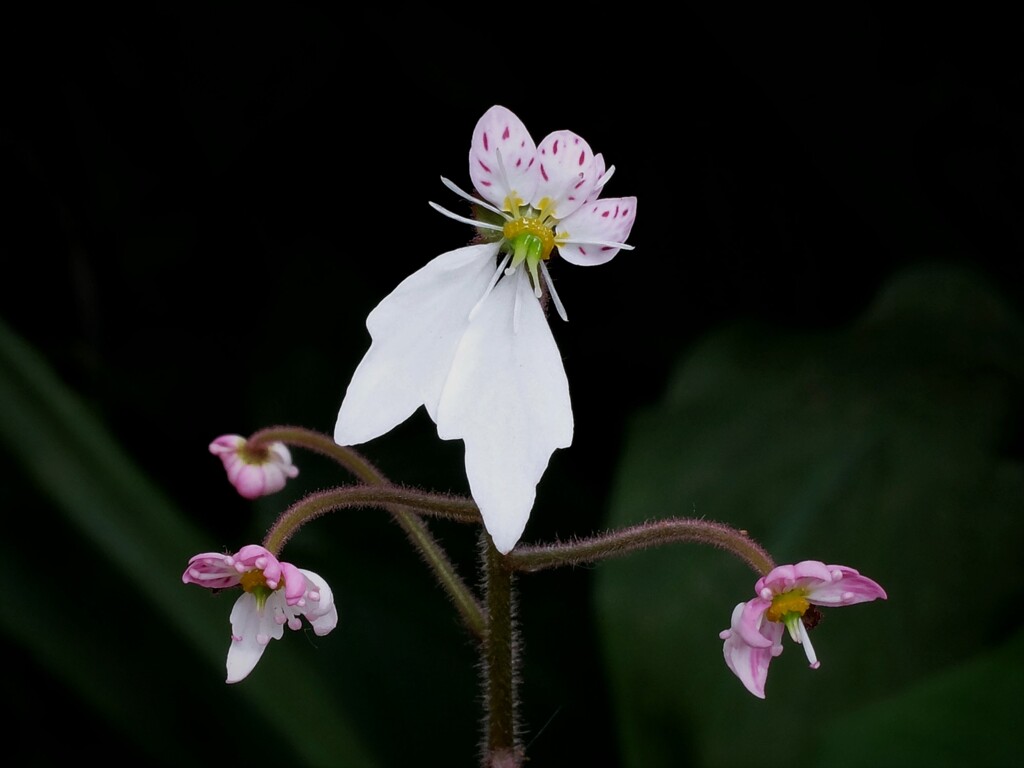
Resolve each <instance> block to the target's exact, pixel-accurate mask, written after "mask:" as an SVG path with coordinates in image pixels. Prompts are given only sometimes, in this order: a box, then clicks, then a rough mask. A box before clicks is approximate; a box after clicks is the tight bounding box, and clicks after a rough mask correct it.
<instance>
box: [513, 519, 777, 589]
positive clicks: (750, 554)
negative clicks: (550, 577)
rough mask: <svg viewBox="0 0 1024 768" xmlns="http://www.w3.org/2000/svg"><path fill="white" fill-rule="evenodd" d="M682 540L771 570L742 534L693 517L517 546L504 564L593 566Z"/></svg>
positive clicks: (523, 568) (527, 568)
mask: <svg viewBox="0 0 1024 768" xmlns="http://www.w3.org/2000/svg"><path fill="white" fill-rule="evenodd" d="M682 541H691V542H695V543H700V544H707V545H709V546H712V547H717V548H718V549H724V550H726V551H728V552H731V553H732V554H734V555H736V556H737V557H738V558H740V559H741V560H743V561H744V562H745V563H746V564H747V565H749V566H750V567H751V568H753V569H754V570H755V571H756V572H757V573H759V574H761V575H764V574H767V573H768V572H770V571H771V570H772V568H774V567H775V563H774V561H773V560H772V558H771V555H769V554H768V552H767V551H766V550H765V549H764V547H762V546H761V545H760V544H758V543H757V542H756V541H754V540H753V539H751V538H750V536H749V535H748V534H747V532H746V531H742V530H739V529H737V528H733V527H731V526H728V525H725V524H723V523H715V522H711V521H708V520H698V519H695V518H669V519H667V520H657V521H654V522H648V523H642V524H640V525H634V526H631V527H629V528H623V529H622V530H619V531H610V532H607V533H602V534H599V535H597V536H590V537H587V538H584V539H577V540H574V541H569V542H556V543H554V544H541V545H535V546H521V547H517V548H516V549H515V550H513V551H512V552H511V553H510V554H509V556H508V563H509V567H511V568H512V569H513V570H515V571H520V572H524V573H532V572H534V571H543V570H545V569H547V568H559V567H562V566H566V565H570V566H576V565H585V564H588V563H595V562H597V561H599V560H607V559H609V558H612V557H621V556H622V555H626V554H629V553H630V552H635V551H637V550H641V549H650V548H651V547H656V546H661V545H663V544H672V543H675V542H682Z"/></svg>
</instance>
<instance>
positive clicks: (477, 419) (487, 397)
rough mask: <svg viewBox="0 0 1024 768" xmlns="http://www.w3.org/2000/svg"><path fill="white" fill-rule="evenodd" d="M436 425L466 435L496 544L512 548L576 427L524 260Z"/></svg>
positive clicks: (484, 307)
mask: <svg viewBox="0 0 1024 768" xmlns="http://www.w3.org/2000/svg"><path fill="white" fill-rule="evenodd" d="M517 306H518V315H519V317H518V325H516V320H515V317H514V316H515V314H516V312H517ZM516 328H518V331H517V330H516ZM437 432H438V435H439V436H440V437H441V438H442V439H444V440H453V439H462V440H464V441H465V443H466V475H467V477H468V478H469V486H470V490H471V491H472V494H473V498H474V499H475V500H476V503H477V505H478V506H479V507H480V511H481V513H482V515H483V518H484V525H485V527H486V528H487V531H488V533H490V534H491V538H492V539H493V540H494V546H495V547H497V549H498V550H499V551H500V552H501V553H502V554H505V553H508V552H509V551H510V550H511V549H512V548H513V547H514V546H515V545H516V543H517V542H518V541H519V538H520V536H521V535H522V533H523V529H524V528H525V527H526V521H527V519H528V518H529V516H530V510H531V508H532V507H533V501H534V496H535V493H536V486H537V483H538V482H539V481H540V478H541V475H543V474H544V470H545V469H546V468H547V465H548V460H549V459H550V458H551V454H552V453H553V452H554V450H555V449H556V448H566V447H568V446H569V445H570V443H571V442H572V432H573V419H572V406H571V405H570V402H569V384H568V382H567V381H566V378H565V369H564V368H563V366H562V358H561V356H560V355H559V352H558V348H557V346H556V345H555V340H554V337H553V336H552V335H551V328H550V327H549V326H548V322H547V318H546V317H545V316H544V312H543V310H542V309H541V307H540V303H539V302H538V301H537V298H536V297H535V296H534V293H533V289H532V288H531V286H530V281H529V278H528V277H527V274H526V271H525V270H519V271H518V272H517V273H516V274H514V275H512V276H510V277H506V278H504V279H502V280H501V282H499V283H498V284H497V285H496V286H495V288H494V290H493V291H492V292H491V295H490V296H488V298H487V300H486V301H484V302H483V304H481V306H480V309H479V310H478V312H477V314H476V315H475V316H474V319H473V322H471V323H470V325H469V327H468V328H467V330H466V333H465V335H464V336H463V337H462V341H461V342H460V344H459V347H458V350H457V351H456V353H455V359H454V360H453V361H452V365H451V372H450V373H449V375H448V380H447V381H446V382H445V385H444V392H443V393H442V395H441V402H440V405H439V406H438V410H437Z"/></svg>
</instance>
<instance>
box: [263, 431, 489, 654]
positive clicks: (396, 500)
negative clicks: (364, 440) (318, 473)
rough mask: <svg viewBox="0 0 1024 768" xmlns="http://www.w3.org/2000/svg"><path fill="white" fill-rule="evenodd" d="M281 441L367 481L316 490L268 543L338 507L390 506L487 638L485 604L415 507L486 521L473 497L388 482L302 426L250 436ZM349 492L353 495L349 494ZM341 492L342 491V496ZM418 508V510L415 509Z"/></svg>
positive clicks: (276, 546) (275, 545) (469, 621)
mask: <svg viewBox="0 0 1024 768" xmlns="http://www.w3.org/2000/svg"><path fill="white" fill-rule="evenodd" d="M275 441H281V442H283V443H285V444H287V445H291V446H295V447H300V448H306V449H308V450H311V451H314V452H316V453H319V454H321V455H324V456H327V457H328V458H331V459H333V460H334V461H336V462H337V463H338V464H340V465H341V466H342V467H343V468H345V469H346V470H348V471H349V472H351V473H352V474H353V475H355V476H356V477H357V478H359V479H360V480H362V481H363V482H364V483H366V485H365V486H352V487H350V488H342V489H336V490H334V491H326V492H324V493H319V494H311V495H310V496H307V497H306V498H305V499H302V500H301V501H299V502H297V503H296V504H294V505H292V507H291V508H290V509H288V510H286V511H285V513H284V514H283V515H281V517H280V518H279V519H278V521H277V523H276V524H275V525H274V527H273V528H271V530H270V532H269V533H268V534H267V543H265V544H264V546H266V547H267V549H269V550H270V551H271V552H275V553H276V552H278V551H279V550H280V548H281V547H282V546H284V543H285V542H286V541H287V540H288V538H289V537H290V536H291V535H292V534H293V533H294V532H295V530H296V529H298V528H299V527H300V526H301V525H303V524H304V523H305V522H307V521H308V520H311V519H313V518H314V517H319V516H320V515H322V514H324V513H325V512H329V511H331V510H334V509H342V508H345V507H355V506H377V507H383V508H384V509H386V510H387V511H388V512H389V513H390V514H391V516H392V517H393V518H394V520H395V522H396V523H398V525H399V527H400V528H401V529H402V531H403V532H404V533H405V535H406V538H407V539H409V541H410V542H411V543H412V545H413V547H414V548H415V549H416V551H417V552H419V553H420V557H422V558H423V561H424V562H425V563H426V564H427V566H428V567H429V568H430V570H431V571H433V573H434V577H435V578H436V579H437V581H438V583H439V584H440V585H441V586H442V587H443V588H444V590H445V591H446V592H447V593H448V596H449V597H450V598H451V600H452V602H453V603H454V604H455V608H456V609H457V610H458V612H459V614H460V615H461V616H462V620H463V622H464V623H465V624H466V627H467V628H468V629H469V630H470V631H471V632H472V633H473V634H474V635H476V636H477V637H478V638H480V637H483V633H484V617H483V608H482V607H481V605H480V602H479V601H478V600H477V599H476V597H475V596H474V594H473V592H472V590H471V589H470V588H469V587H468V586H466V583H465V582H464V581H463V580H462V577H460V576H459V574H458V573H457V572H456V570H455V566H454V564H453V563H452V562H451V560H450V559H449V558H448V555H447V554H446V553H445V551H444V550H443V549H442V548H441V545H440V544H438V543H437V540H436V539H434V537H433V535H432V534H431V533H430V530H429V529H428V528H427V524H426V522H425V521H424V520H423V519H422V518H420V516H419V515H418V514H416V511H418V512H421V513H425V514H430V515H433V516H435V517H444V518H447V519H449V520H456V521H458V522H464V523H476V524H479V523H480V522H481V518H480V510H479V509H478V508H477V506H476V504H474V503H473V501H472V500H470V499H463V498H459V497H455V496H443V495H439V494H428V493H422V492H419V491H410V490H406V489H402V488H397V487H395V486H392V485H390V484H389V482H388V479H387V478H386V477H385V476H384V473H383V472H381V471H380V470H378V469H377V468H376V467H375V466H373V464H371V463H370V462H369V461H367V460H366V459H365V458H363V456H362V455H361V454H359V453H358V452H356V451H354V450H352V449H351V448H349V447H347V446H344V445H338V444H337V443H335V442H334V441H333V440H332V439H331V438H330V437H328V436H327V435H324V434H321V433H320V432H316V431H314V430H311V429H305V428H303V427H290V426H278V427H269V428H267V429H262V430H260V431H259V432H256V433H254V434H253V435H251V436H250V437H249V442H250V443H252V444H254V445H260V444H263V443H271V442H275ZM346 493H348V494H349V495H347V496H346V495H344V494H346ZM337 494H342V495H340V496H339V495H337ZM414 510H415V511H414Z"/></svg>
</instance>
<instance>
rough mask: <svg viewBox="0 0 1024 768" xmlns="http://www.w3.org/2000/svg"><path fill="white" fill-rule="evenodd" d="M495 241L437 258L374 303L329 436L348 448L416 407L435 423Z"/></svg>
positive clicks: (487, 275) (495, 248)
mask: <svg viewBox="0 0 1024 768" xmlns="http://www.w3.org/2000/svg"><path fill="white" fill-rule="evenodd" d="M498 247H499V244H498V243H486V244H483V245H470V246H467V247H465V248H459V249H457V250H454V251H449V252H448V253H444V254H441V255H440V256H438V257H437V258H435V259H434V260H432V261H431V262H429V263H428V264H427V265H426V266H424V267H423V268H422V269H420V270H419V271H417V272H414V273H413V274H412V275H410V276H409V277H407V278H406V279H405V280H403V281H402V283H401V284H400V285H399V286H398V287H397V288H395V290H394V291H392V292H391V293H390V294H389V295H388V296H387V297H385V298H384V300H383V301H381V303H380V304H378V305H377V307H376V309H374V310H373V311H372V312H371V313H370V315H369V317H367V318H366V327H367V328H368V329H369V331H370V336H371V337H372V338H373V343H372V344H371V345H370V349H369V351H367V353H366V356H365V357H364V358H363V360H362V362H360V363H359V366H358V367H357V368H356V372H355V374H353V376H352V381H351V382H350V383H349V385H348V391H347V392H346V394H345V399H344V400H343V401H342V404H341V409H340V411H339V413H338V421H337V424H336V425H335V428H334V439H335V441H336V442H337V443H338V444H339V445H355V444H357V443H364V442H366V441H367V440H371V439H372V438H375V437H378V436H379V435H382V434H384V433H385V432H388V431H389V430H391V429H392V428H394V427H395V426H397V425H398V424H401V423H402V422H403V421H405V420H406V419H407V418H409V416H411V415H412V413H413V411H415V410H416V409H417V408H418V407H419V406H420V405H425V406H426V408H427V412H428V413H429V414H430V416H431V418H433V419H435V421H436V413H437V403H438V400H439V399H440V397H441V388H442V387H443V386H444V381H445V379H446V378H447V376H448V369H449V368H450V367H451V364H452V358H453V357H454V356H455V349H456V347H457V346H458V344H459V340H460V339H461V338H462V335H463V333H464V332H465V330H466V328H467V327H468V325H469V312H470V310H471V309H472V308H473V306H474V305H475V304H476V303H477V302H478V301H479V300H480V297H481V296H482V295H483V294H484V291H485V290H486V289H487V285H488V284H489V282H490V279H491V275H492V274H493V273H494V269H495V264H494V260H495V256H496V255H497V253H498Z"/></svg>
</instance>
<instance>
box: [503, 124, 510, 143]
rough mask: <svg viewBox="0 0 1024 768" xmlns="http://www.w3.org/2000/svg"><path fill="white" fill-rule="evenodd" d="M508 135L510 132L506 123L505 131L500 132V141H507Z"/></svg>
mask: <svg viewBox="0 0 1024 768" xmlns="http://www.w3.org/2000/svg"><path fill="white" fill-rule="evenodd" d="M510 135H511V133H510V132H509V130H508V126H507V125H506V126H505V132H504V133H503V134H501V140H502V141H508V137H509V136H510Z"/></svg>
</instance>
